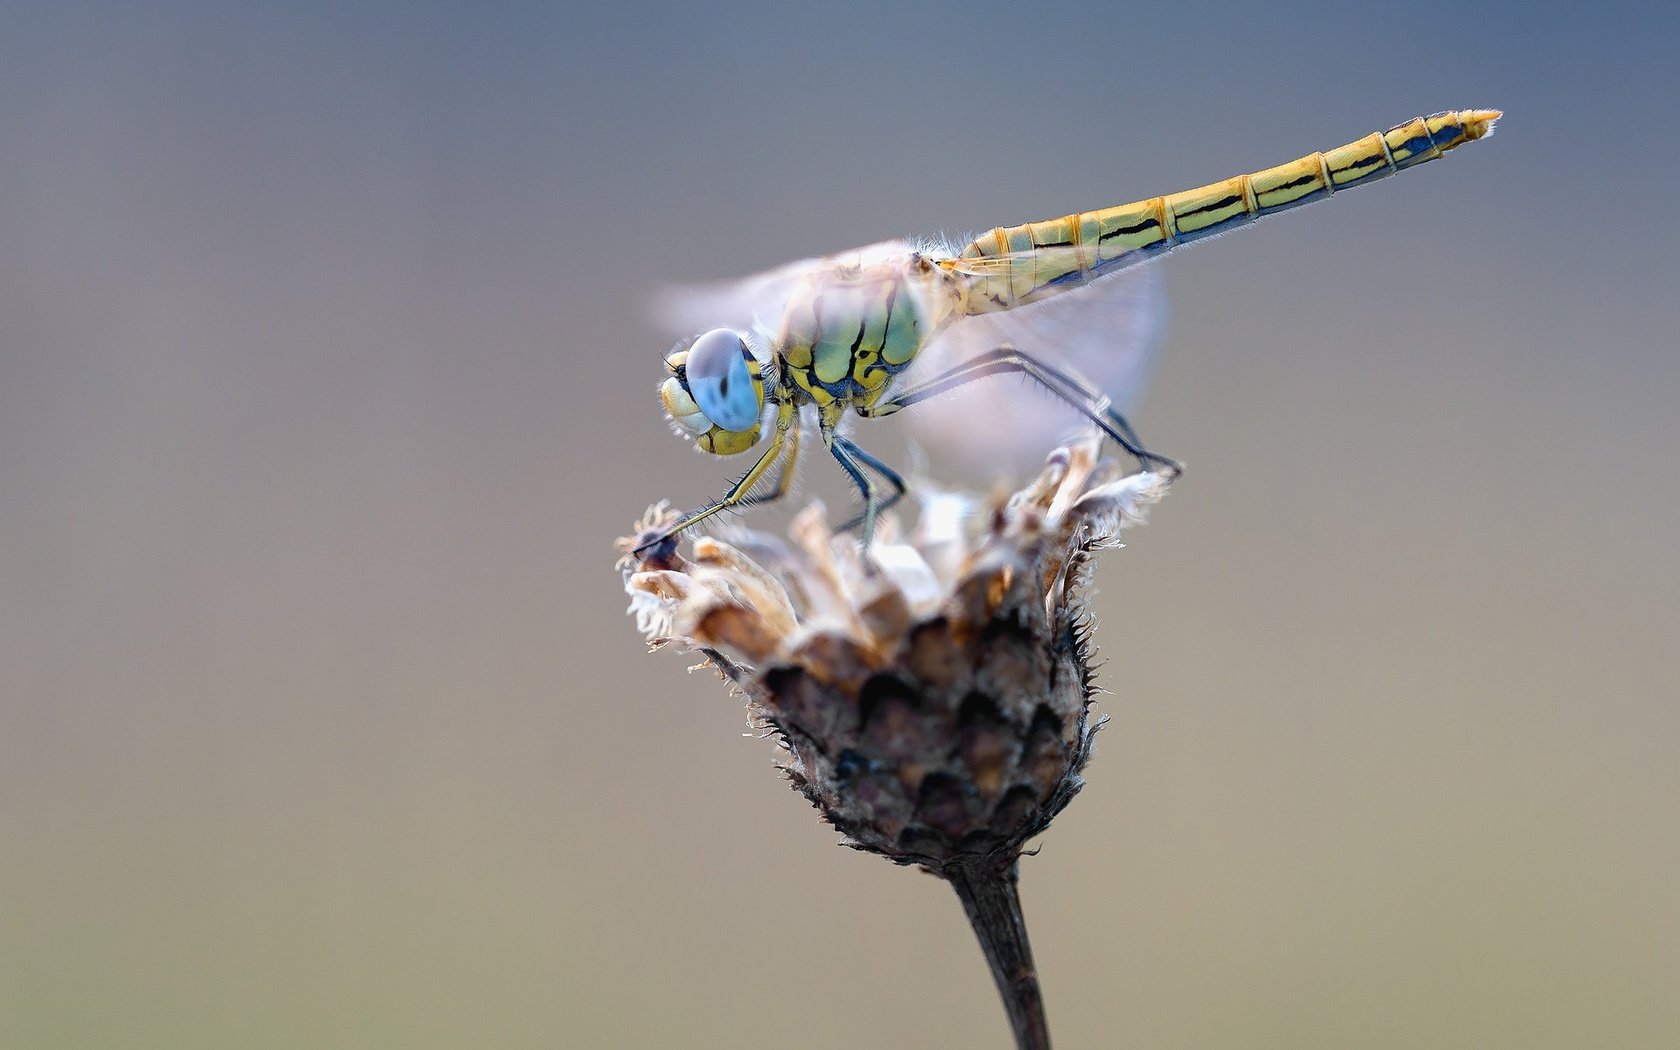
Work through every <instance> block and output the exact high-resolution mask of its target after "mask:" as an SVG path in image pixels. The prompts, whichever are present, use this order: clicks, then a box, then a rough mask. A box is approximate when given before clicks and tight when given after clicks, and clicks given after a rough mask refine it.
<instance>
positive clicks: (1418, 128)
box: [956, 110, 1500, 313]
mask: <svg viewBox="0 0 1680 1050" xmlns="http://www.w3.org/2000/svg"><path fill="white" fill-rule="evenodd" d="M1499 115H1500V114H1499V113H1498V111H1497V110H1457V111H1453V112H1448V113H1436V114H1434V115H1433V116H1429V117H1417V118H1415V119H1413V120H1409V121H1407V122H1405V123H1404V124H1398V125H1396V126H1394V127H1392V128H1390V129H1389V130H1387V131H1378V132H1373V133H1371V134H1370V135H1367V136H1365V137H1364V138H1362V139H1357V140H1355V141H1353V142H1349V143H1347V144H1346V145H1343V146H1338V147H1336V148H1335V149H1332V150H1328V151H1325V152H1322V153H1309V154H1308V155H1306V156H1304V157H1299V158H1297V159H1295V160H1292V161H1289V162H1288V163H1286V164H1279V165H1277V166H1276V167H1271V168H1266V169H1265V170H1263V171H1257V172H1254V173H1253V174H1249V175H1238V176H1235V177H1234V178H1229V179H1225V180H1224V181H1222V182H1215V183H1210V184H1208V185H1206V186H1198V187H1196V188H1195V189H1191V190H1183V191H1181V192H1179V193H1171V194H1167V195H1165V196H1161V197H1151V198H1148V199H1146V200H1140V201H1133V202H1132V203H1130V204H1122V205H1120V206H1118V207H1114V208H1103V209H1101V210H1099V211H1088V212H1079V213H1077V214H1074V215H1065V216H1063V217H1062V218H1059V219H1050V220H1047V221H1044V222H1030V223H1026V224H1024V225H1021V226H1007V227H999V228H997V229H994V230H990V231H988V232H987V233H984V234H981V235H980V236H979V237H977V238H975V239H974V241H973V242H972V243H971V244H969V246H968V247H967V248H965V249H963V251H962V253H961V255H960V256H959V257H958V260H957V261H956V268H957V269H959V270H961V271H963V272H965V273H969V274H970V275H971V280H972V282H973V283H972V285H971V288H970V292H969V296H968V302H967V309H968V312H970V313H986V312H989V311H993V310H1005V309H1009V308H1010V307H1013V306H1020V305H1024V304H1026V303H1030V302H1035V301H1037V300H1039V299H1043V298H1045V297H1046V296H1049V295H1053V294H1055V293H1056V292H1058V291H1061V290H1063V289H1065V288H1069V287H1077V286H1078V285H1081V284H1086V283H1088V282H1090V281H1092V280H1094V279H1096V278H1098V277H1101V276H1103V275H1104V274H1107V273H1112V272H1113V271H1115V270H1119V269H1123V268H1124V267H1127V266H1131V265H1133V264H1135V263H1138V262H1142V261H1144V260H1145V259H1148V258H1151V257H1153V256H1155V255H1159V254H1162V253H1164V252H1167V251H1171V250H1172V249H1173V248H1175V247H1177V246H1178V245H1180V244H1186V243H1189V242H1191V241H1196V240H1200V239H1201V238H1203V237H1209V236H1212V235H1214V234H1219V233H1226V232H1228V231H1230V230H1234V229H1237V228H1238V227H1241V226H1246V225H1248V224H1249V223H1251V222H1254V221H1256V220H1258V219H1261V218H1264V217H1265V216H1267V215H1272V214H1274V213H1276V212H1281V211H1288V210H1289V209H1291V208H1297V207H1300V206H1301V205H1303V204H1310V203H1312V202H1313V201H1316V200H1322V199H1324V198H1326V197H1328V196H1330V195H1331V194H1333V193H1335V192H1337V191H1339V190H1343V189H1347V188H1349V187H1351V186H1362V185H1364V184H1365V183H1368V182H1375V181H1377V180H1379V179H1382V178H1385V177H1387V176H1389V175H1392V174H1394V173H1395V172H1397V171H1404V170H1405V169H1407V168H1410V167H1413V166H1414V165H1418V164H1422V163H1424V162H1425V161H1430V160H1434V159H1435V158H1437V157H1439V156H1441V155H1442V154H1444V153H1446V152H1447V151H1449V150H1451V149H1454V148H1456V147H1458V146H1461V145H1463V144H1464V143H1466V142H1472V141H1474V140H1476V139H1479V138H1481V137H1482V136H1484V135H1486V134H1487V133H1488V132H1489V131H1490V130H1492V128H1493V122H1494V121H1495V120H1496V119H1497V118H1498V117H1499Z"/></svg>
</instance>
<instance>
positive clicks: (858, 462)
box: [823, 431, 905, 551]
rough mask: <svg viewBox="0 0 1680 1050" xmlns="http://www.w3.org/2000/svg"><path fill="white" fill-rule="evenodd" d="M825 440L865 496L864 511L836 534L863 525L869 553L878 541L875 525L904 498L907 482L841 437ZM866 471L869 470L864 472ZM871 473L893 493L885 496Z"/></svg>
mask: <svg viewBox="0 0 1680 1050" xmlns="http://www.w3.org/2000/svg"><path fill="white" fill-rule="evenodd" d="M823 440H825V441H826V442H827V443H828V450H829V452H831V453H833V455H834V458H835V459H837V460H839V461H840V466H841V468H842V469H844V470H845V471H846V473H847V474H848V475H850V476H851V479H852V483H853V484H854V485H856V486H857V487H858V491H859V492H860V493H862V494H863V510H862V511H861V512H859V513H858V514H857V515H856V516H855V517H853V518H851V519H849V520H848V521H846V522H845V523H844V524H843V525H841V526H840V527H839V528H838V529H836V530H835V531H837V532H850V531H852V530H853V529H855V528H857V527H859V526H860V525H861V526H862V527H863V534H862V538H863V549H864V550H866V551H867V550H868V549H869V545H870V543H871V541H873V540H874V538H875V522H876V521H877V520H878V519H879V518H880V516H881V515H882V514H883V513H885V512H886V511H888V510H890V509H891V508H892V507H893V505H895V504H896V503H898V501H899V500H901V499H903V498H904V492H905V484H904V479H903V478H901V477H899V476H898V472H897V471H895V470H893V469H892V468H891V467H889V466H887V465H886V464H885V463H882V462H881V461H880V460H879V459H877V458H875V457H874V456H872V455H870V454H869V453H867V452H865V451H864V450H863V449H861V448H858V447H857V445H856V444H854V443H853V442H851V441H849V440H847V439H846V438H843V437H841V436H840V435H839V434H836V433H833V432H832V431H828V432H825V433H824V435H823ZM866 467H867V468H868V470H865V468H866ZM870 470H872V471H874V472H875V473H876V474H878V475H880V477H881V480H883V481H885V482H886V483H887V485H888V486H889V487H890V488H891V489H892V491H891V492H889V493H887V494H885V495H883V494H882V492H881V487H880V485H879V483H877V482H876V480H875V479H874V478H873V477H871V476H870V475H869V471H870Z"/></svg>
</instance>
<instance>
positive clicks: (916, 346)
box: [778, 267, 926, 409]
mask: <svg viewBox="0 0 1680 1050" xmlns="http://www.w3.org/2000/svg"><path fill="white" fill-rule="evenodd" d="M925 337H926V333H925V331H924V324H923V318H922V310H921V307H920V305H919V303H918V302H917V297H916V296H915V295H914V294H913V293H912V292H911V290H910V288H909V287H907V282H906V280H905V277H904V275H903V273H902V271H900V270H898V269H895V268H890V267H878V268H868V269H859V270H857V271H853V272H849V273H843V274H841V275H839V276H838V277H836V276H835V275H834V274H832V273H831V274H826V275H825V279H824V280H822V281H821V282H814V283H812V284H811V285H808V286H807V287H806V288H805V289H803V290H802V291H801V292H800V293H798V294H796V295H795V296H794V297H793V299H792V301H791V302H790V303H789V305H788V308H787V312H786V314H785V315H784V319H783V322H782V332H781V338H780V339H779V340H778V347H779V351H780V356H781V371H782V376H781V380H782V382H783V384H784V385H785V386H789V387H791V388H792V389H793V390H794V391H796V392H797V395H796V396H798V395H802V397H803V398H808V399H809V400H810V401H811V402H812V403H814V404H815V405H817V406H818V407H819V408H822V409H827V408H829V407H830V406H836V405H838V406H841V407H844V406H846V405H858V406H867V405H871V404H873V403H874V402H875V401H877V400H878V399H880V397H881V396H882V395H883V394H884V393H885V392H886V389H887V385H888V383H889V381H890V380H891V379H892V377H893V376H895V375H897V374H898V373H900V372H902V371H903V370H904V368H905V366H907V365H909V364H910V362H911V361H912V360H913V359H914V358H915V356H916V352H917V351H918V350H920V349H921V347H922V342H923V340H924V339H925Z"/></svg>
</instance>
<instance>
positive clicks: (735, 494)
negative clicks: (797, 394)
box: [633, 404, 799, 558]
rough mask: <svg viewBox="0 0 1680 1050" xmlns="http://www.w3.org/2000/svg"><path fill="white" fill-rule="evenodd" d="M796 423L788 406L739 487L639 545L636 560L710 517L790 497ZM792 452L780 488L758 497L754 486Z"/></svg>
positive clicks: (779, 480) (779, 413) (796, 447)
mask: <svg viewBox="0 0 1680 1050" xmlns="http://www.w3.org/2000/svg"><path fill="white" fill-rule="evenodd" d="M794 421H795V414H794V409H793V406H792V405H791V404H784V405H782V406H781V408H780V409H779V410H778V411H777V413H776V433H775V435H774V436H772V437H771V439H770V447H769V448H767V449H765V450H764V454H763V455H761V456H759V457H758V461H757V462H756V463H754V464H753V465H752V466H751V467H749V468H747V472H746V473H745V474H742V475H741V477H740V479H739V480H738V481H736V482H735V484H733V485H731V486H729V491H728V492H725V493H724V494H723V497H722V498H721V499H717V500H714V501H712V502H711V503H708V504H707V505H706V506H704V507H702V508H700V509H699V510H697V511H693V512H691V513H688V514H685V515H683V517H682V518H681V519H680V520H678V521H677V523H676V524H675V525H672V526H671V527H670V528H668V529H665V530H664V531H662V532H660V533H659V534H658V535H655V536H653V537H652V538H650V539H648V540H646V541H644V542H643V543H641V544H639V545H638V546H637V547H636V549H635V551H634V552H633V553H634V554H635V556H636V557H638V558H640V557H644V556H645V555H646V554H647V552H648V551H650V550H652V549H653V548H655V547H657V546H659V545H660V544H661V543H665V542H666V541H668V540H670V539H671V538H672V537H674V536H676V535H677V534H679V533H681V532H682V531H683V530H684V529H686V528H689V527H690V526H692V525H698V524H699V523H700V522H702V521H705V520H706V519H707V518H709V517H711V516H712V515H714V514H717V513H719V512H721V511H725V510H730V509H733V508H736V507H750V506H753V505H754V504H758V503H768V502H770V501H771V500H774V499H780V498H781V497H782V496H784V495H786V494H787V491H788V487H789V485H790V484H791V482H792V479H793V463H792V462H791V460H792V459H793V458H794V457H796V456H797V455H798V454H799V435H798V433H797V432H796V431H795V430H794V429H793V424H794ZM784 449H786V450H788V452H789V460H790V461H789V462H788V463H785V464H783V466H782V473H781V476H780V477H778V478H777V479H776V486H775V488H774V489H773V490H771V491H770V492H768V493H761V494H757V495H754V494H753V491H752V490H753V486H755V485H757V484H758V483H759V482H760V481H762V480H763V479H764V475H765V473H766V472H768V471H769V469H770V468H771V467H772V466H774V465H775V463H776V461H777V460H778V459H780V458H781V457H782V451H783V450H784Z"/></svg>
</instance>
